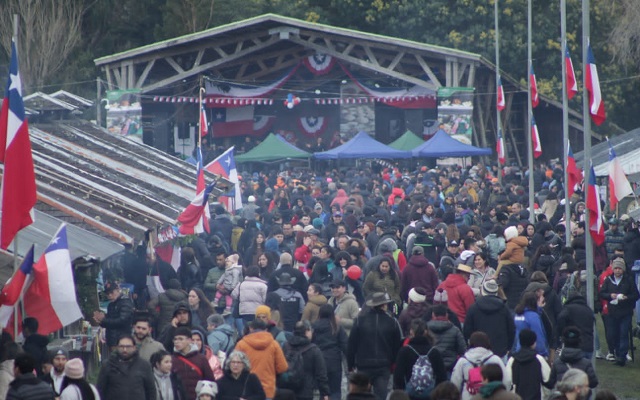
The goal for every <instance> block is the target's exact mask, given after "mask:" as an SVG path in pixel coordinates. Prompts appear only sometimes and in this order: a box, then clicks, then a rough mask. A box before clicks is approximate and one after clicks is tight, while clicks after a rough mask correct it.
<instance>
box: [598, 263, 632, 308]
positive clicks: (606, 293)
mask: <svg viewBox="0 0 640 400" xmlns="http://www.w3.org/2000/svg"><path fill="white" fill-rule="evenodd" d="M612 293H618V294H620V293H621V294H624V295H625V296H627V298H626V299H624V300H618V302H617V303H618V304H612V303H611V302H612V299H611V294H612ZM638 297H639V295H638V288H637V287H636V284H635V282H634V281H633V280H632V279H631V277H630V276H629V275H628V274H627V273H625V274H624V275H622V280H621V281H620V283H619V284H618V285H616V284H615V283H614V277H613V275H611V276H608V277H607V278H606V279H605V280H604V283H603V284H602V288H600V298H601V299H604V300H606V301H608V302H609V315H610V316H612V317H615V318H618V317H622V316H625V315H632V314H633V310H634V308H635V306H636V300H638Z"/></svg>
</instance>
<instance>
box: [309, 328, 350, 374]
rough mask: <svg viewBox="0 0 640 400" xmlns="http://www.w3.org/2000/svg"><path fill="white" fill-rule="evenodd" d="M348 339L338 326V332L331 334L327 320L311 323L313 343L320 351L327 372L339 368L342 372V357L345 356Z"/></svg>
mask: <svg viewBox="0 0 640 400" xmlns="http://www.w3.org/2000/svg"><path fill="white" fill-rule="evenodd" d="M348 340H349V337H348V336H347V333H346V332H345V331H344V329H343V328H342V327H341V326H340V325H338V332H336V334H333V333H332V332H331V324H330V323H329V320H327V319H317V320H316V322H314V323H313V343H315V344H316V346H318V348H319V349H320V350H321V351H322V355H323V356H324V360H325V363H326V366H327V370H333V369H334V368H336V367H340V370H342V355H343V354H345V355H346V354H347V342H348Z"/></svg>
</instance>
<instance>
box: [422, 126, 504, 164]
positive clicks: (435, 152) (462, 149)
mask: <svg viewBox="0 0 640 400" xmlns="http://www.w3.org/2000/svg"><path fill="white" fill-rule="evenodd" d="M491 153H492V151H491V149H485V148H482V147H475V146H471V145H469V144H464V143H462V142H459V141H457V140H456V139H454V138H452V137H451V136H449V135H448V134H447V132H445V131H443V130H442V129H440V130H439V131H438V132H436V133H435V135H433V137H432V138H431V139H429V140H427V141H426V142H424V143H423V144H421V145H420V146H418V147H416V148H415V149H413V150H411V154H413V157H423V158H442V157H472V156H489V155H491Z"/></svg>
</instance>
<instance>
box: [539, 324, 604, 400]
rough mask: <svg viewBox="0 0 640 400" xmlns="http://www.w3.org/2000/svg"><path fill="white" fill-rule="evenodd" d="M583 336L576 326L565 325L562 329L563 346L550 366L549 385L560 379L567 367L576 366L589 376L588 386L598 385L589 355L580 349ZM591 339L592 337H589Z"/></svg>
mask: <svg viewBox="0 0 640 400" xmlns="http://www.w3.org/2000/svg"><path fill="white" fill-rule="evenodd" d="M584 339H585V338H584V337H583V336H582V334H581V333H580V329H579V328H578V327H577V326H567V327H566V328H564V330H563V331H562V343H564V347H563V348H562V352H561V353H560V357H559V358H556V359H555V361H554V362H553V365H552V366H551V378H550V379H549V385H554V386H555V384H556V383H557V382H559V381H561V380H562V377H563V376H564V374H565V373H566V372H567V371H568V370H569V368H577V369H579V370H582V371H584V372H585V373H586V374H587V376H589V387H590V388H592V389H593V388H595V387H596V386H598V376H597V375H596V371H595V369H594V368H593V364H592V363H591V357H585V354H584V352H583V351H582V350H581V349H580V346H581V344H582V342H584ZM591 341H593V337H592V339H591Z"/></svg>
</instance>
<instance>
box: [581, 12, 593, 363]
mask: <svg viewBox="0 0 640 400" xmlns="http://www.w3.org/2000/svg"><path fill="white" fill-rule="evenodd" d="M589 31H590V25H589V0H582V77H583V80H584V79H585V78H586V76H587V68H589V62H588V60H587V52H588V48H589V34H590V33H589ZM582 87H583V88H582V119H583V121H582V125H583V126H584V132H583V137H584V166H583V167H584V168H583V169H584V181H585V185H588V182H589V179H590V177H589V175H591V166H590V165H589V163H590V160H591V115H590V113H589V92H588V91H587V85H586V84H584V83H583V85H582ZM587 190H588V189H587ZM585 194H586V191H585ZM585 200H586V202H585V204H586V206H587V207H586V208H587V210H588V209H589V196H588V195H585ZM584 225H585V228H586V229H587V230H589V228H590V227H591V221H590V218H589V213H588V212H586V213H584ZM585 252H586V253H587V254H586V255H587V304H589V307H591V308H593V298H594V294H595V293H594V290H595V288H594V285H593V275H594V265H593V241H592V239H591V232H590V231H589V232H588V233H586V232H585ZM594 356H595V353H594V354H593V356H592V362H593V364H595V360H594Z"/></svg>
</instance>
